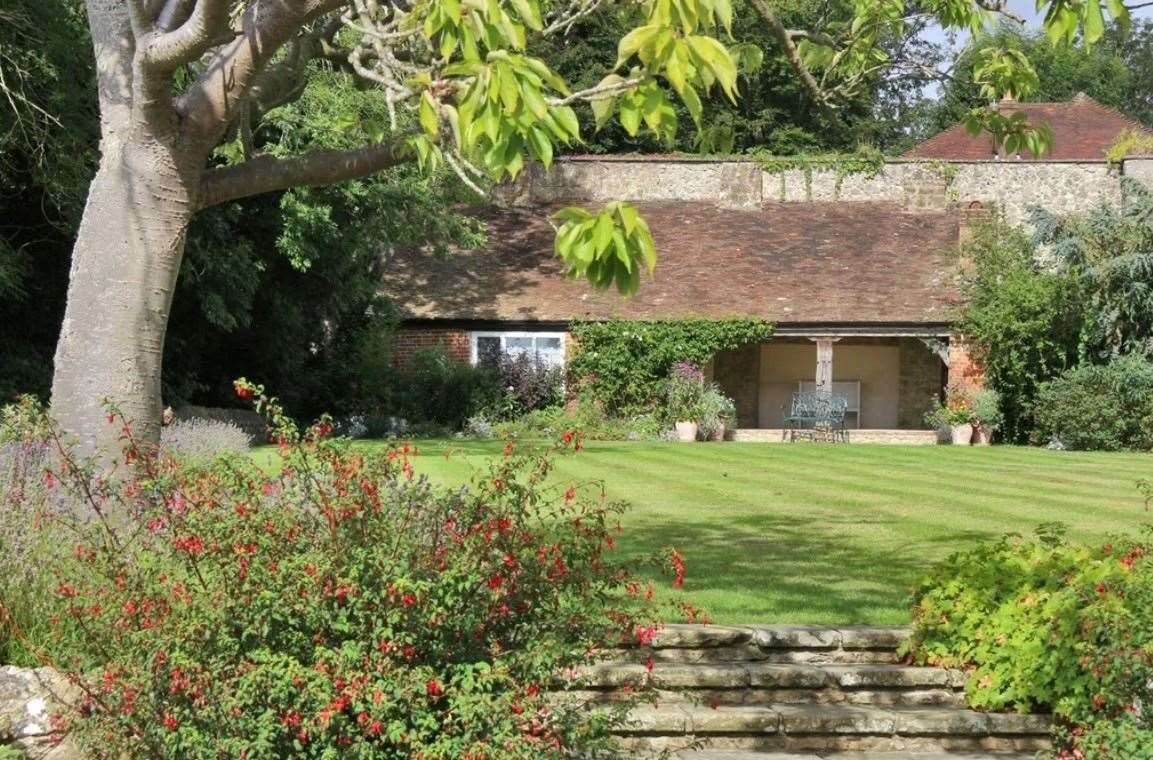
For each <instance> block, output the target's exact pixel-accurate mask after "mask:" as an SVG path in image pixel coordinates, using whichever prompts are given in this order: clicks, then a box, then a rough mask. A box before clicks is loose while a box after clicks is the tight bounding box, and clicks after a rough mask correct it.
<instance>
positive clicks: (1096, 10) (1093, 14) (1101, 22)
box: [1083, 0, 1105, 47]
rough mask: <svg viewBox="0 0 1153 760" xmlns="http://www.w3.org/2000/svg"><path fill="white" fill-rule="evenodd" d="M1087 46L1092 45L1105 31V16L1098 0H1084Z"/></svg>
mask: <svg viewBox="0 0 1153 760" xmlns="http://www.w3.org/2000/svg"><path fill="white" fill-rule="evenodd" d="M1083 7H1084V9H1085V10H1084V14H1085V21H1084V24H1085V46H1086V47H1090V46H1092V45H1093V43H1094V42H1096V41H1097V40H1099V39H1101V36H1102V35H1103V34H1104V33H1105V17H1104V15H1103V14H1102V13H1101V4H1100V3H1099V2H1098V0H1084V6H1083Z"/></svg>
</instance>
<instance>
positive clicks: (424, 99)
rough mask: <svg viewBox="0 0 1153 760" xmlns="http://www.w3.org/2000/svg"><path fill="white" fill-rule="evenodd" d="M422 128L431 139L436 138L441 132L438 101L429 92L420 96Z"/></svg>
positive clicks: (426, 91)
mask: <svg viewBox="0 0 1153 760" xmlns="http://www.w3.org/2000/svg"><path fill="white" fill-rule="evenodd" d="M420 126H421V127H423V128H424V131H425V132H426V133H428V136H429V137H436V136H437V135H438V134H439V132H440V120H439V119H438V118H437V116H436V101H435V100H433V99H432V94H431V93H429V91H428V90H425V91H424V92H423V93H421V96H420Z"/></svg>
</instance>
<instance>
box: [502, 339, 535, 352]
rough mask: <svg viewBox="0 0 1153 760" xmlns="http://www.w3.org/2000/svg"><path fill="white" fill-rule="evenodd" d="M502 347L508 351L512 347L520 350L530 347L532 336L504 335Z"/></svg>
mask: <svg viewBox="0 0 1153 760" xmlns="http://www.w3.org/2000/svg"><path fill="white" fill-rule="evenodd" d="M504 347H505V348H506V349H508V350H510V351H511V350H512V349H519V350H521V351H523V350H525V349H531V348H532V338H527V337H513V336H505V339H504Z"/></svg>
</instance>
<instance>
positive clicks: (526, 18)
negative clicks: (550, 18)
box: [512, 0, 544, 32]
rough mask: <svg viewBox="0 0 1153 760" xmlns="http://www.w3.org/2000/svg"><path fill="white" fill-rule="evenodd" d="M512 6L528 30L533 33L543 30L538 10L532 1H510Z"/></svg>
mask: <svg viewBox="0 0 1153 760" xmlns="http://www.w3.org/2000/svg"><path fill="white" fill-rule="evenodd" d="M512 5H513V7H514V8H516V13H517V15H518V16H520V18H521V21H523V22H525V23H526V24H527V25H528V27H529V28H530V29H532V30H533V31H535V32H539V31H541V30H542V29H544V24H543V23H542V22H541V17H540V9H539V8H538V7H537V4H536V3H535V2H533V1H532V0H512Z"/></svg>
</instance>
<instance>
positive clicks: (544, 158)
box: [528, 129, 552, 169]
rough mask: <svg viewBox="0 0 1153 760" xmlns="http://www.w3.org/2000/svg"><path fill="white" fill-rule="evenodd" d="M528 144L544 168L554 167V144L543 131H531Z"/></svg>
mask: <svg viewBox="0 0 1153 760" xmlns="http://www.w3.org/2000/svg"><path fill="white" fill-rule="evenodd" d="M528 144H529V146H530V147H531V148H532V152H533V155H534V156H536V158H537V160H539V161H540V162H541V163H542V164H544V168H546V169H547V168H549V167H550V166H552V142H550V141H549V139H548V135H546V134H545V133H544V131H543V130H540V129H533V130H531V131H530V132H529V133H528Z"/></svg>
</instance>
